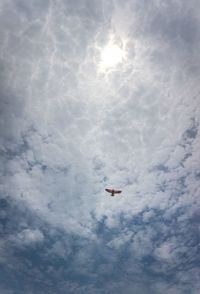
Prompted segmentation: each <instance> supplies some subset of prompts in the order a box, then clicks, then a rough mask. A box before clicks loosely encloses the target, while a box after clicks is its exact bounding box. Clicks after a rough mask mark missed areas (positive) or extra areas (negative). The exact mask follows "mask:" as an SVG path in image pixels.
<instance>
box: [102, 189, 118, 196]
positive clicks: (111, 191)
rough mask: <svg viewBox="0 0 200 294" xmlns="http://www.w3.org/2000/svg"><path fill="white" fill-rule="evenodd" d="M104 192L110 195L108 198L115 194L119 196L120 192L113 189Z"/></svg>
mask: <svg viewBox="0 0 200 294" xmlns="http://www.w3.org/2000/svg"><path fill="white" fill-rule="evenodd" d="M105 191H106V192H108V193H111V195H110V196H115V194H120V193H121V192H122V191H120V190H114V189H105Z"/></svg>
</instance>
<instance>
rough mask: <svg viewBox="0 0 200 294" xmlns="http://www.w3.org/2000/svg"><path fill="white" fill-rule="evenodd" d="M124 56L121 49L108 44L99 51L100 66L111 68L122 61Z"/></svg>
mask: <svg viewBox="0 0 200 294" xmlns="http://www.w3.org/2000/svg"><path fill="white" fill-rule="evenodd" d="M123 57H124V52H123V50H122V49H121V48H120V47H119V46H117V45H115V44H109V45H108V46H106V47H105V48H104V49H103V51H102V53H101V63H100V67H101V68H102V69H106V68H111V67H114V66H116V65H117V64H118V63H120V62H122V60H123Z"/></svg>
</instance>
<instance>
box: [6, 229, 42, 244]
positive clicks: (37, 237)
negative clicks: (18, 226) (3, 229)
mask: <svg viewBox="0 0 200 294" xmlns="http://www.w3.org/2000/svg"><path fill="white" fill-rule="evenodd" d="M43 240H44V235H43V233H42V232H41V231H39V230H38V229H35V230H31V229H24V230H23V231H21V232H20V233H18V234H17V235H16V236H13V237H11V241H14V242H16V243H17V244H18V245H20V246H34V245H35V244H37V243H41V242H43Z"/></svg>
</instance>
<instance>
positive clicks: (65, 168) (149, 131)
mask: <svg viewBox="0 0 200 294" xmlns="http://www.w3.org/2000/svg"><path fill="white" fill-rule="evenodd" d="M104 2H105V3H104ZM22 3H23V5H22V6H23V7H21V6H20V7H21V8H20V7H18V6H16V5H17V4H16V3H15V1H9V3H8V4H6V2H5V3H3V2H1V11H0V14H1V15H0V16H1V17H0V19H1V20H0V24H1V25H0V27H1V29H0V31H1V35H0V36H1V37H0V38H1V44H2V47H1V48H2V49H0V62H1V64H2V65H3V70H2V72H1V84H2V90H1V91H2V92H1V100H2V103H1V104H2V108H1V109H2V110H1V112H2V113H1V115H2V116H1V135H2V136H1V137H2V138H1V146H2V150H3V152H4V155H5V166H6V168H5V171H3V177H4V184H2V191H3V193H4V194H5V195H9V196H10V197H11V198H12V199H15V200H17V201H20V203H24V204H25V205H27V206H28V208H29V209H30V210H31V211H34V212H35V213H36V215H37V216H38V217H40V218H41V219H42V220H44V221H45V222H47V223H49V224H50V226H51V227H52V228H59V229H62V230H64V231H65V232H67V233H73V234H77V235H79V236H84V237H87V238H90V239H92V240H96V239H98V236H97V235H96V233H95V228H96V225H97V222H98V221H101V220H102V218H103V217H104V216H107V218H106V220H105V226H106V227H108V228H109V229H112V228H118V227H119V226H120V222H121V220H120V216H121V214H124V215H125V218H126V220H131V219H132V218H133V217H135V216H136V215H138V214H139V213H141V212H143V211H144V210H145V211H146V209H147V208H148V209H149V208H150V209H151V208H152V209H160V210H164V212H163V217H164V218H165V220H169V219H170V218H171V216H172V215H173V213H174V211H175V210H176V209H178V208H181V207H184V208H185V209H186V210H187V209H188V215H192V213H193V209H194V207H195V206H196V205H198V203H199V200H198V199H199V178H197V177H196V175H197V174H198V173H199V145H200V142H199V133H197V135H196V138H190V140H189V141H187V143H186V142H185V141H184V140H185V139H184V136H183V135H184V134H185V132H186V131H187V130H188V129H190V128H191V121H192V120H195V121H196V124H197V128H198V127H199V125H198V124H199V112H200V108H199V90H200V89H199V79H198V77H199V75H198V73H199V41H198V40H199V35H200V34H199V29H198V27H199V25H197V24H199V17H198V13H197V12H196V11H198V9H197V10H196V9H194V7H197V6H198V5H197V4H196V5H197V6H195V5H193V4H195V3H196V2H195V1H192V2H190V4H189V2H188V3H181V2H180V1H175V2H173V3H172V2H170V3H171V4H170V5H169V4H168V3H165V4H163V2H162V1H150V3H149V4H146V5H147V6H146V9H144V3H143V1H142V2H138V1H126V5H124V4H123V5H122V4H121V2H120V1H114V2H113V3H114V5H112V4H107V2H106V1H102V2H100V4H98V5H100V7H101V9H99V10H98V13H101V15H99V18H97V17H96V14H95V11H96V10H95V8H94V14H92V13H91V15H90V16H88V15H86V14H85V13H86V10H87V9H86V8H85V7H84V5H82V6H80V7H76V9H78V10H76V9H75V8H73V5H72V4H71V6H72V7H71V6H70V7H69V6H68V5H69V4H68V2H66V1H58V2H57V5H55V6H51V5H53V4H52V3H53V2H49V6H48V7H47V6H46V4H43V6H42V8H41V9H39V7H38V5H36V7H35V5H33V2H32V1H30V2H26V3H25V2H24V1H22ZM37 3H39V2H37ZM45 3H46V2H45ZM74 5H75V4H74ZM96 5H97V3H96ZM122 6H123V7H122ZM193 6H194V7H193ZM34 7H35V9H34ZM98 7H99V6H98ZM22 8H23V9H22ZM69 8H70V9H69ZM103 8H105V10H104V9H103ZM174 8H176V9H174ZM106 9H107V10H106ZM69 11H70V13H69ZM77 11H78V12H77ZM100 11H101V12H100ZM183 11H184V13H183ZM87 12H88V10H87ZM88 13H89V12H88ZM96 13H97V11H96ZM98 13H97V14H98ZM112 13H113V14H112ZM97 19H98V20H97ZM8 20H9V21H8ZM10 20H12V21H10ZM108 21H110V22H108ZM187 22H188V26H186V24H187ZM193 26H194V27H195V28H196V29H195V30H193V29H192V28H193ZM191 33H192V34H191ZM111 35H114V36H115V40H116V42H117V43H119V44H120V43H121V46H124V48H125V50H126V62H125V63H120V64H118V65H117V66H116V67H115V68H114V69H112V71H108V72H106V73H105V74H103V73H101V74H100V73H99V72H98V66H97V65H98V58H99V56H101V52H102V49H103V48H104V46H106V44H107V43H108V41H109V38H110V36H111ZM190 38H191V39H190ZM188 39H190V42H189V41H188ZM189 153H191V155H190V156H189V157H188V158H186V157H187V156H188V154H189ZM161 167H162V168H161ZM181 178H185V183H184V184H185V186H184V185H183V184H180V183H179V182H180V179H181ZM106 186H116V187H117V188H122V190H123V193H122V194H121V195H120V196H119V197H116V198H112V197H109V196H108V195H107V194H106V193H105V192H104V188H105V187H106ZM180 192H182V194H181V193H180ZM180 194H181V197H180ZM21 201H22V202H21ZM190 209H191V210H192V211H191V212H190V211H189V210H190ZM155 211H156V210H155ZM155 214H156V212H155ZM186 215H187V213H186ZM92 216H93V217H92ZM142 217H143V221H144V222H149V223H150V222H151V219H152V218H153V217H154V213H153V212H151V210H150V211H146V212H144V213H143V215H142ZM163 229H165V228H164V224H163ZM127 230H129V229H127ZM138 230H139V231H138V232H135V235H134V237H133V239H132V244H131V250H132V252H133V253H132V254H133V255H134V254H136V256H137V257H138V258H142V257H143V256H145V255H146V254H151V253H152V252H154V254H155V256H156V257H157V258H158V259H159V260H163V261H164V262H165V261H169V260H174V259H176V257H177V253H178V249H177V244H176V240H173V241H171V240H170V241H166V242H164V243H162V244H160V245H159V247H158V248H157V249H155V248H154V244H153V238H152V234H153V232H152V230H151V229H143V228H139V229H138ZM131 238H132V231H131V229H130V231H127V232H126V233H125V234H122V235H121V236H120V237H119V238H115V239H113V240H112V241H108V244H107V245H108V246H110V247H112V248H114V249H116V250H118V249H120V248H121V247H122V245H123V244H124V243H126V242H128V241H130V240H131ZM13 240H15V241H16V242H18V244H24V245H27V246H29V245H30V246H31V245H34V244H37V243H38V242H39V243H40V242H42V241H43V240H44V236H43V234H42V232H41V231H40V230H32V229H25V230H23V231H22V232H20V233H19V234H17V235H16V236H15V237H14V239H13ZM50 252H52V254H55V255H56V254H57V255H60V256H61V257H62V256H63V257H64V256H65V255H68V254H69V253H70V249H69V248H67V249H66V248H64V246H63V244H61V243H59V242H57V243H55V244H54V245H53V246H52V249H51V251H50ZM88 259H89V256H88V255H87V254H86V253H85V254H82V255H81V254H80V255H79V257H77V260H78V261H77V264H78V263H80V264H81V263H82V264H85V263H87V262H88V264H90V263H89V261H88ZM168 291H169V293H170V291H171V292H172V293H173V291H176V290H168ZM177 291H179V290H177ZM177 293H178V292H177Z"/></svg>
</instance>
